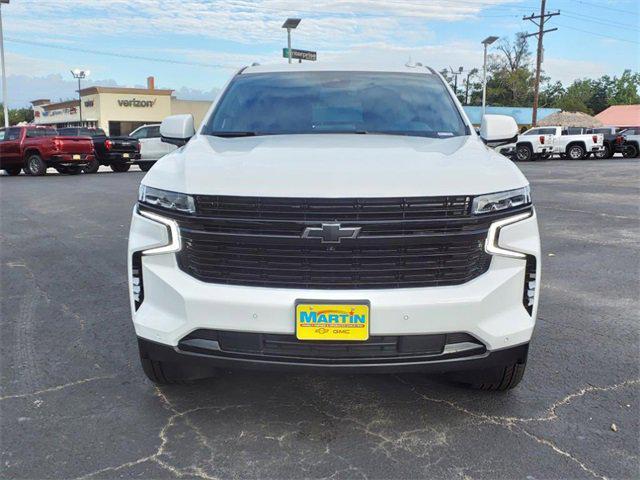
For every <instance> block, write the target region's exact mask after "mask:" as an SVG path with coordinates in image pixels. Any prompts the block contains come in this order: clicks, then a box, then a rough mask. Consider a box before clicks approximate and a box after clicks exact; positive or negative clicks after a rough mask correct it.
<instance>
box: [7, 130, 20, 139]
mask: <svg viewBox="0 0 640 480" xmlns="http://www.w3.org/2000/svg"><path fill="white" fill-rule="evenodd" d="M19 138H20V129H19V128H10V129H9V130H7V138H5V140H7V141H9V140H18V139H19Z"/></svg>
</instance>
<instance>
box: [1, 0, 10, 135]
mask: <svg viewBox="0 0 640 480" xmlns="http://www.w3.org/2000/svg"><path fill="white" fill-rule="evenodd" d="M3 3H9V0H0V61H2V106H3V107H4V126H5V128H8V127H9V106H8V105H7V103H8V99H7V72H6V71H5V66H4V34H3V33H2V4H3Z"/></svg>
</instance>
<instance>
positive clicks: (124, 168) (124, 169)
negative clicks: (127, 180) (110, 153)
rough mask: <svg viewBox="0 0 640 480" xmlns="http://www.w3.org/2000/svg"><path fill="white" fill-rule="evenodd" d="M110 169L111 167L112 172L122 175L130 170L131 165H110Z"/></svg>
mask: <svg viewBox="0 0 640 480" xmlns="http://www.w3.org/2000/svg"><path fill="white" fill-rule="evenodd" d="M110 167H111V170H113V171H114V172H117V173H124V172H128V171H129V168H131V165H129V164H128V163H112V164H111V165H110Z"/></svg>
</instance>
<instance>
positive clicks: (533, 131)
mask: <svg viewBox="0 0 640 480" xmlns="http://www.w3.org/2000/svg"><path fill="white" fill-rule="evenodd" d="M539 133H540V129H539V128H532V129H531V130H529V131H528V132H524V134H525V135H538V134H539Z"/></svg>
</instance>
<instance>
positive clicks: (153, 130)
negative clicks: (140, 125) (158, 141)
mask: <svg viewBox="0 0 640 480" xmlns="http://www.w3.org/2000/svg"><path fill="white" fill-rule="evenodd" d="M147 136H148V137H149V138H159V137H160V127H159V126H156V127H149V133H148V134H147Z"/></svg>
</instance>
